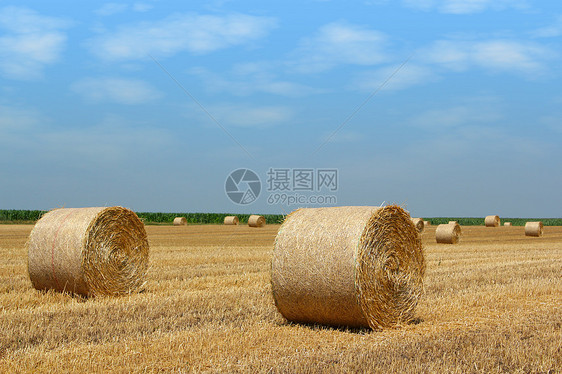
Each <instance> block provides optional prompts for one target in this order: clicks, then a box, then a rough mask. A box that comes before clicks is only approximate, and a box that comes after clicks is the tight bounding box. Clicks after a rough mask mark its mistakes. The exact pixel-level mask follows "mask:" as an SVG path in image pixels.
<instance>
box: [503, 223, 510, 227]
mask: <svg viewBox="0 0 562 374" xmlns="http://www.w3.org/2000/svg"><path fill="white" fill-rule="evenodd" d="M503 225H504V226H505V227H511V222H504V223H503Z"/></svg>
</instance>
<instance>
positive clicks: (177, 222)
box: [168, 217, 187, 226]
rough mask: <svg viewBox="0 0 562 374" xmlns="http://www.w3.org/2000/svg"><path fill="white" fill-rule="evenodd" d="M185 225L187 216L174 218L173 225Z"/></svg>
mask: <svg viewBox="0 0 562 374" xmlns="http://www.w3.org/2000/svg"><path fill="white" fill-rule="evenodd" d="M168 219H169V218H168ZM185 225H187V218H185V217H176V218H174V226H185Z"/></svg>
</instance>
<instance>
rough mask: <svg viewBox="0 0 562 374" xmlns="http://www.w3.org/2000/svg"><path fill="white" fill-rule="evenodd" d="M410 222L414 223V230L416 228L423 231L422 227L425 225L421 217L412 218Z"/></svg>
mask: <svg viewBox="0 0 562 374" xmlns="http://www.w3.org/2000/svg"><path fill="white" fill-rule="evenodd" d="M412 223H413V224H414V226H416V230H418V232H423V229H424V227H425V225H424V223H423V219H421V218H412Z"/></svg>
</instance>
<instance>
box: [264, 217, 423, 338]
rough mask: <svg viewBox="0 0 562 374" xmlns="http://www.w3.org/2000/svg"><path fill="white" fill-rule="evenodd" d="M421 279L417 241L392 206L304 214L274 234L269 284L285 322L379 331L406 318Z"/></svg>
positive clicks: (420, 251)
mask: <svg viewBox="0 0 562 374" xmlns="http://www.w3.org/2000/svg"><path fill="white" fill-rule="evenodd" d="M424 273H425V257H424V252H423V249H422V245H421V239H420V235H419V234H418V232H417V230H416V228H415V227H414V225H413V223H412V221H411V220H410V216H409V214H408V213H407V212H406V211H405V210H403V209H402V208H400V207H399V206H387V207H384V208H380V207H333V208H305V209H298V210H296V211H294V212H293V213H291V214H290V215H289V216H287V218H286V219H285V222H284V223H283V225H282V226H281V228H280V229H279V232H278V234H277V237H276V239H275V244H274V250H273V258H272V265H271V283H272V290H273V297H274V299H275V303H276V305H277V308H278V310H279V312H280V313H281V314H282V315H283V316H284V317H285V318H286V319H288V320H290V321H294V322H303V323H321V324H328V325H338V326H356V327H360V326H361V327H371V328H373V329H380V328H384V327H392V326H396V325H399V324H402V323H407V322H409V321H411V320H412V319H413V318H414V310H415V307H416V305H417V303H418V300H419V298H420V296H421V294H422V292H423V277H424Z"/></svg>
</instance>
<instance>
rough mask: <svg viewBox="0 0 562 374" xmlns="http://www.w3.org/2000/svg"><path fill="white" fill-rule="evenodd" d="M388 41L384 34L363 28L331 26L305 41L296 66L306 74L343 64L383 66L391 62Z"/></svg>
mask: <svg viewBox="0 0 562 374" xmlns="http://www.w3.org/2000/svg"><path fill="white" fill-rule="evenodd" d="M386 40H387V37H386V36H385V35H384V34H383V33H380V32H378V31H375V30H371V29H368V28H365V27H362V26H357V25H349V24H345V23H330V24H327V25H324V26H322V27H321V28H320V29H319V30H318V31H317V32H316V34H315V35H314V36H312V37H308V38H304V39H303V40H302V41H301V43H300V46H299V48H298V49H297V50H296V51H295V55H296V56H297V58H296V61H295V62H294V63H293V64H294V65H295V66H296V68H297V70H299V71H300V72H305V73H308V72H321V71H326V70H329V69H331V68H333V67H335V66H337V65H340V64H351V65H365V66H370V65H376V64H380V63H382V62H386V61H388V56H387V54H386V52H385V51H384V47H385V44H386Z"/></svg>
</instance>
